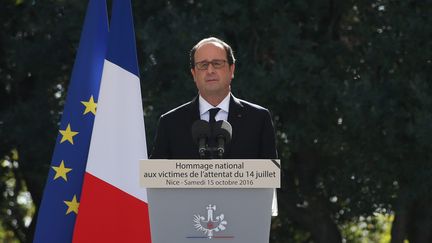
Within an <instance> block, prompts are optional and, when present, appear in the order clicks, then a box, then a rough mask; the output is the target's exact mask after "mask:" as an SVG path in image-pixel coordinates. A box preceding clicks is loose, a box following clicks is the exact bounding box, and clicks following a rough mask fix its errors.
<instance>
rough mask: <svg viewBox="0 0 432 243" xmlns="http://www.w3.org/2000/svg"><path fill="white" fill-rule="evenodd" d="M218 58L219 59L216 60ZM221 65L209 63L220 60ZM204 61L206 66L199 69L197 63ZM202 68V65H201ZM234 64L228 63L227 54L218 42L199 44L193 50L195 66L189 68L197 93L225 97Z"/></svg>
mask: <svg viewBox="0 0 432 243" xmlns="http://www.w3.org/2000/svg"><path fill="white" fill-rule="evenodd" d="M218 60H219V61H218ZM220 60H223V61H224V62H223V65H222V67H220V66H219V68H217V67H218V66H217V65H216V68H215V67H214V66H213V64H211V62H212V61H214V62H219V63H221V62H220ZM202 62H204V63H206V64H208V65H207V68H205V69H203V70H200V69H199V65H198V64H197V63H202ZM201 68H202V67H201ZM234 68H235V65H234V64H232V65H229V63H228V60H227V54H226V51H225V49H224V48H223V46H222V45H221V44H219V43H215V42H210V43H205V44H203V45H201V46H200V47H199V48H198V49H197V50H196V52H195V67H194V68H192V69H191V72H192V76H193V78H194V81H195V84H196V86H197V88H198V90H199V93H200V94H201V95H202V96H203V97H204V98H206V97H209V96H217V97H221V98H223V97H225V96H226V95H228V93H229V92H230V85H231V79H232V78H233V77H234Z"/></svg>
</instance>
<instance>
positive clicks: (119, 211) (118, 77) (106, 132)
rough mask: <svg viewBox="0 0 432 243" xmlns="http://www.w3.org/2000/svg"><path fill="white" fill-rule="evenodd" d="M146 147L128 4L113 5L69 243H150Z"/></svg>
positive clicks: (117, 1) (127, 1) (124, 1)
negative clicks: (142, 177)
mask: <svg viewBox="0 0 432 243" xmlns="http://www.w3.org/2000/svg"><path fill="white" fill-rule="evenodd" d="M140 159H147V145H146V137H145V128H144V115H143V108H142V99H141V87H140V79H139V71H138V63H137V54H136V44H135V33H134V26H133V17H132V8H131V2H130V0H114V1H113V6H112V16H111V22H110V31H109V36H108V47H107V54H106V58H105V61H104V67H103V72H102V80H101V86H100V91H99V101H98V104H97V113H96V117H95V121H94V125H93V133H92V136H91V142H90V148H89V155H88V160H87V167H86V172H85V175H84V182H83V188H82V192H81V202H80V205H79V213H78V215H77V219H76V222H75V228H74V233H73V242H75V243H82V242H92V243H93V242H128V243H130V242H144V243H147V242H151V236H150V224H149V214H148V204H147V194H146V190H145V188H141V187H140V185H139V160H140Z"/></svg>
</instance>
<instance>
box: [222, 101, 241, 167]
mask: <svg viewBox="0 0 432 243" xmlns="http://www.w3.org/2000/svg"><path fill="white" fill-rule="evenodd" d="M242 121H243V105H242V104H241V103H240V100H239V99H237V98H236V97H234V95H232V94H231V99H230V105H229V112H228V122H229V123H230V124H231V127H232V134H234V133H238V132H239V130H240V129H241V124H242ZM236 137H237V136H233V137H232V139H231V143H230V144H229V145H228V146H227V148H225V156H224V157H225V158H227V157H228V156H229V154H230V152H231V147H232V146H231V144H233V143H235V142H236V141H235V140H236Z"/></svg>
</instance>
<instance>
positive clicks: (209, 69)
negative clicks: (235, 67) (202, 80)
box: [207, 63, 215, 73]
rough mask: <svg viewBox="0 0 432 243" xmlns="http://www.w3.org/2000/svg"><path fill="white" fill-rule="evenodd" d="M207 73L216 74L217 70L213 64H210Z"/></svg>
mask: <svg viewBox="0 0 432 243" xmlns="http://www.w3.org/2000/svg"><path fill="white" fill-rule="evenodd" d="M207 72H208V73H214V72H215V68H214V67H213V64H211V63H209V65H208V67H207Z"/></svg>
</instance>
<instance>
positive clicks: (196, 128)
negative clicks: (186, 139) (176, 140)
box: [192, 120, 210, 159]
mask: <svg viewBox="0 0 432 243" xmlns="http://www.w3.org/2000/svg"><path fill="white" fill-rule="evenodd" d="M209 137H210V125H209V123H208V122H207V121H204V120H196V121H195V122H194V123H193V124H192V138H193V140H194V142H195V143H197V145H198V153H199V155H200V157H201V158H202V159H203V158H205V152H206V151H207V140H208V138H209Z"/></svg>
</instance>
